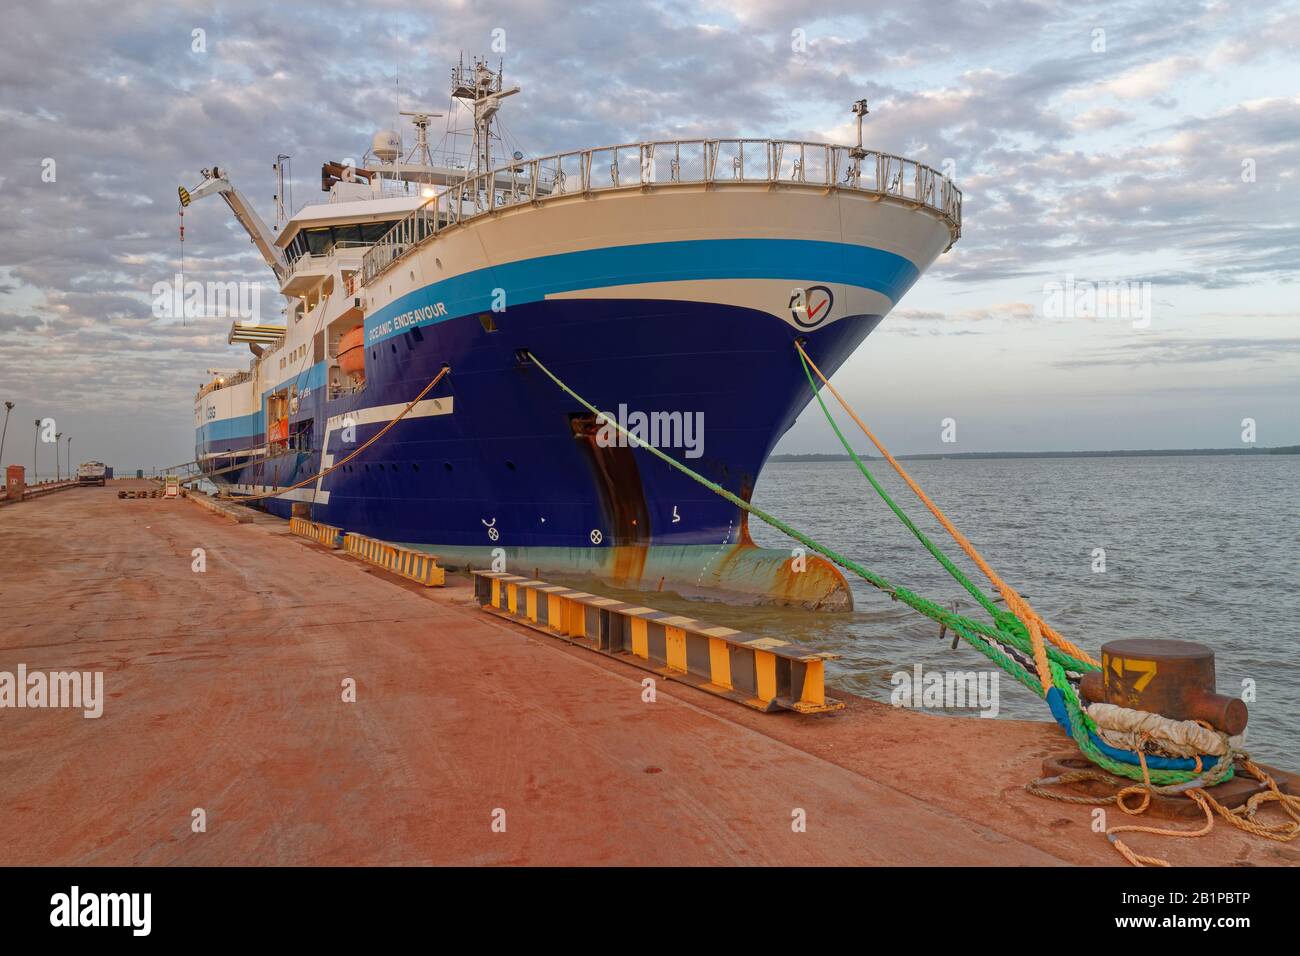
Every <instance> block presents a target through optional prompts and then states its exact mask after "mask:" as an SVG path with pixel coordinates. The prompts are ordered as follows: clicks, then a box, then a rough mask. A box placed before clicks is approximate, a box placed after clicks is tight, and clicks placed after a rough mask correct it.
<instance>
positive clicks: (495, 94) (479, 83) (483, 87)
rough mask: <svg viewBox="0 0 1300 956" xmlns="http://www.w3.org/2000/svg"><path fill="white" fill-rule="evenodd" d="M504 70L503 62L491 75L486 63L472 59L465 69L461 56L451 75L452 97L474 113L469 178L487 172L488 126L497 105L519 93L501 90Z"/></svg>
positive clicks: (514, 88) (513, 89)
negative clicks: (472, 161) (472, 148)
mask: <svg viewBox="0 0 1300 956" xmlns="http://www.w3.org/2000/svg"><path fill="white" fill-rule="evenodd" d="M504 69H505V62H504V61H501V62H500V63H499V64H498V68H497V70H496V71H493V70H492V68H491V67H490V66H488V65H487V61H486V60H485V59H480V58H479V57H475V58H474V62H473V64H472V65H471V66H470V67H469V68H468V69H467V68H466V67H465V55H464V54H463V53H462V54H461V58H460V62H459V63H458V64H457V66H456V68H455V69H454V70H452V73H451V95H452V97H453V98H454V99H458V100H460V101H461V102H463V103H465V104H466V105H467V106H472V107H473V110H474V169H473V171H472V172H470V174H469V175H470V176H473V175H476V174H478V173H485V172H488V171H489V170H491V168H492V136H493V135H494V134H493V132H492V122H493V120H494V119H495V117H496V114H497V111H498V110H500V109H501V101H502V100H503V99H505V98H506V97H507V96H513V95H514V94H516V93H518V92H519V87H517V86H512V87H510V88H509V89H504V88H502V85H501V75H502V72H503V71H504ZM466 178H469V177H468V176H467V177H466Z"/></svg>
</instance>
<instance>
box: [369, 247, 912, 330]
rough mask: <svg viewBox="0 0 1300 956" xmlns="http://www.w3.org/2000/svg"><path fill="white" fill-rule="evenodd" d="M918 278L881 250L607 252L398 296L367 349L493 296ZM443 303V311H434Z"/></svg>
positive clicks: (867, 284) (491, 272) (520, 300)
mask: <svg viewBox="0 0 1300 956" xmlns="http://www.w3.org/2000/svg"><path fill="white" fill-rule="evenodd" d="M919 276H920V272H919V271H918V270H917V268H916V266H914V265H913V264H912V263H911V262H909V261H908V260H907V259H905V258H904V257H902V256H899V255H895V254H894V253H892V252H885V251H884V250H882V249H872V248H869V247H867V246H859V245H854V244H851V243H841V242H820V241H814V240H807V239H693V240H687V241H683V242H653V243H643V244H641V245H634V246H607V247H604V248H600V249H588V250H584V251H582V252H566V253H560V254H558V255H553V256H539V257H537V258H534V259H524V260H521V261H519V262H509V263H505V264H504V265H499V266H489V267H488V268H486V269H477V270H475V271H473V272H466V273H464V274H462V275H458V276H453V277H452V278H450V279H444V280H443V281H441V282H435V283H432V284H431V285H427V286H425V287H423V288H421V289H417V290H415V291H414V292H410V293H408V294H407V295H404V296H402V297H401V298H399V299H397V300H396V301H394V302H392V303H390V304H389V305H387V306H385V307H384V308H382V309H380V310H379V311H378V312H376V313H375V314H374V315H372V316H368V317H367V318H366V342H367V343H369V344H374V343H376V342H382V341H383V340H384V339H387V338H389V337H390V336H393V335H398V334H400V333H402V332H406V331H407V330H409V329H411V328H414V327H417V326H425V325H432V324H434V323H437V322H443V321H446V320H447V319H451V318H456V317H458V316H462V315H467V314H469V313H472V312H486V311H488V310H490V309H491V308H492V305H493V302H494V297H495V296H496V295H497V292H496V290H498V289H499V290H503V292H504V294H505V307H506V308H507V309H508V308H509V307H510V306H512V305H523V304H527V303H530V302H539V301H541V300H542V299H545V298H546V296H548V295H554V294H556V293H560V292H579V291H581V290H583V289H601V288H608V287H609V286H617V285H629V284H632V283H642V282H680V281H691V280H708V279H789V280H791V281H795V282H842V283H846V284H848V285H855V286H860V287H862V288H866V289H874V290H875V291H877V292H879V293H881V294H882V295H885V296H886V297H888V298H889V300H890V301H891V302H897V301H898V300H899V299H900V298H902V296H903V294H904V293H905V292H907V290H908V289H910V288H911V287H912V284H913V283H914V282H916V280H917V278H918V277H919ZM435 303H442V305H443V306H444V308H445V311H442V312H440V311H439V310H438V309H436V308H434V304H435Z"/></svg>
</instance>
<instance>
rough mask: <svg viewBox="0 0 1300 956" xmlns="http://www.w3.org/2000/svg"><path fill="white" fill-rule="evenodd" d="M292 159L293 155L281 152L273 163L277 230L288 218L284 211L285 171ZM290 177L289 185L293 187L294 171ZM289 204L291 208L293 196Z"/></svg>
mask: <svg viewBox="0 0 1300 956" xmlns="http://www.w3.org/2000/svg"><path fill="white" fill-rule="evenodd" d="M290 159H291V157H289V156H286V155H285V154H284V153H280V154H279V155H278V156H276V157H275V162H274V163H272V164H271V168H272V169H274V170H275V228H276V229H277V230H279V229H280V228H281V227H283V226H284V224H285V222H286V220H287V218H288V217H287V216H285V213H284V172H285V167H286V166H288V165H289V160H290ZM289 177H290V179H289V185H290V188H292V187H293V173H290V174H289ZM289 206H290V208H292V206H293V197H290V198H289Z"/></svg>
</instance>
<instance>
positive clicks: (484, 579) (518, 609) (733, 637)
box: [473, 571, 844, 714]
mask: <svg viewBox="0 0 1300 956" xmlns="http://www.w3.org/2000/svg"><path fill="white" fill-rule="evenodd" d="M473 574H474V597H475V599H476V600H477V601H478V603H479V606H480V607H482V608H483V609H484V610H486V611H489V612H491V613H494V614H497V615H498V616H500V617H505V618H508V619H510V620H513V621H517V622H519V623H521V624H524V625H526V626H528V627H531V628H533V629H534V630H538V631H542V632H544V633H547V634H551V635H553V636H555V637H559V638H561V639H563V640H566V641H568V642H569V643H571V644H578V645H581V646H582V647H586V648H588V649H590V650H594V651H599V652H601V653H604V654H609V655H610V656H613V657H618V658H619V659H620V660H625V661H628V662H629V663H632V664H635V665H637V666H638V667H642V668H645V669H646V670H650V671H653V672H655V673H656V674H659V675H661V676H663V677H667V678H669V679H671V680H676V681H681V682H682V683H685V684H690V685H692V686H693V687H698V688H699V689H701V690H706V691H708V692H709V693H711V694H717V695H718V696H720V697H727V698H729V699H731V700H734V701H738V702H739V703H742V704H745V705H746V706H748V707H752V708H754V709H755V710H760V711H773V710H793V711H797V712H798V713H801V714H816V713H824V712H826V711H831V710H840V709H842V708H843V707H844V704H843V703H842V702H841V701H838V700H834V699H832V698H829V697H827V696H826V683H825V681H826V661H828V660H833V659H834V658H835V656H836V655H834V654H827V653H823V652H821V651H814V650H810V649H808V648H806V647H803V646H801V645H798V644H790V643H788V642H786V641H782V640H779V639H777V638H773V637H759V636H756V635H754V634H746V633H743V632H741V631H737V630H735V629H734V628H730V627H719V626H717V625H713V624H707V623H705V622H704V621H697V620H695V619H694V618H689V617H683V616H681V615H676V614H670V613H667V612H664V611H656V610H654V609H653V608H648V607H641V606H639V605H635V604H626V603H624V602H622V601H617V600H614V599H613V598H607V597H600V596H599V595H595V594H589V593H587V592H586V591H575V590H573V589H572V588H566V587H562V586H560V585H558V584H547V583H546V582H545V581H537V580H533V579H531V578H525V577H520V576H519V575H515V574H507V573H505V572H502V571H474V572H473Z"/></svg>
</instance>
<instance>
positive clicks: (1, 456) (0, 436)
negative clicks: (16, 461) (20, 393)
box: [0, 402, 14, 464]
mask: <svg viewBox="0 0 1300 956" xmlns="http://www.w3.org/2000/svg"><path fill="white" fill-rule="evenodd" d="M13 410H14V403H13V402H5V427H4V430H3V431H0V464H4V460H5V435H7V434H9V413H10V412H12V411H13Z"/></svg>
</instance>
